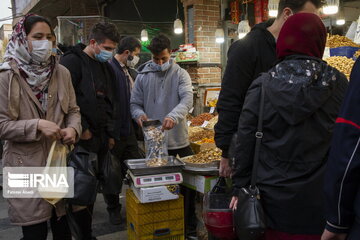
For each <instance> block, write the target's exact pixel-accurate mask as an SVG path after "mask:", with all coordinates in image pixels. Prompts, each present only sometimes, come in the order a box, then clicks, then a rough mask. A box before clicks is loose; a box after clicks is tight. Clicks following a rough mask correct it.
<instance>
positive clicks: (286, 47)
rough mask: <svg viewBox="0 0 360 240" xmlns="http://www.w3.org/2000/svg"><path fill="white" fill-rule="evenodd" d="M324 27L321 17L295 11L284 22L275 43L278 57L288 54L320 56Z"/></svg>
mask: <svg viewBox="0 0 360 240" xmlns="http://www.w3.org/2000/svg"><path fill="white" fill-rule="evenodd" d="M325 43H326V29H325V26H324V24H323V22H322V21H321V19H320V18H319V17H318V16H317V15H315V14H312V13H297V14H295V15H293V16H291V17H289V19H288V20H287V21H286V22H285V23H284V26H283V27H282V28H281V31H280V34H279V38H278V40H277V43H276V54H277V56H278V58H279V59H282V58H284V57H286V56H290V55H307V56H312V57H317V58H322V56H323V54H324V49H325Z"/></svg>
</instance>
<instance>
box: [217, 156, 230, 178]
mask: <svg viewBox="0 0 360 240" xmlns="http://www.w3.org/2000/svg"><path fill="white" fill-rule="evenodd" d="M229 162H230V159H228V158H223V157H222V158H221V161H220V168H219V175H220V177H231V172H232V170H231V167H230V163H229Z"/></svg>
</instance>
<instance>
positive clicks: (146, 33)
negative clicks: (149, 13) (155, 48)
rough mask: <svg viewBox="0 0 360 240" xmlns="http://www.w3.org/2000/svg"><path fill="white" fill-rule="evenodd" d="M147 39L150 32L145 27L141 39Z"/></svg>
mask: <svg viewBox="0 0 360 240" xmlns="http://www.w3.org/2000/svg"><path fill="white" fill-rule="evenodd" d="M147 40H149V35H148V32H147V31H146V29H143V30H142V31H141V41H143V42H146V41H147Z"/></svg>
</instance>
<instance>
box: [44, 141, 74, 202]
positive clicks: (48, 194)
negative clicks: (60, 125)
mask: <svg viewBox="0 0 360 240" xmlns="http://www.w3.org/2000/svg"><path fill="white" fill-rule="evenodd" d="M68 153H69V149H68V147H66V146H65V145H64V144H61V143H58V142H56V141H54V142H53V144H52V145H51V148H50V152H49V155H48V158H47V161H46V166H45V169H44V171H43V174H47V175H49V176H50V177H52V176H54V174H55V176H56V177H57V178H58V177H59V176H61V175H63V176H64V177H65V178H66V179H67V170H66V165H67V164H66V160H67V155H68ZM68 190H69V189H68V188H67V187H57V188H54V187H52V186H49V185H45V186H43V185H39V186H38V192H39V194H40V195H41V196H42V197H43V198H44V199H45V200H46V201H47V202H49V203H50V204H53V205H55V204H56V203H57V202H59V201H60V200H61V199H62V198H64V197H65V196H66V195H67V193H68Z"/></svg>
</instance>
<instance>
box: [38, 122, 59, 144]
mask: <svg viewBox="0 0 360 240" xmlns="http://www.w3.org/2000/svg"><path fill="white" fill-rule="evenodd" d="M37 129H38V130H39V131H40V132H41V133H42V134H44V135H45V137H47V138H51V139H53V140H60V139H61V138H62V137H61V134H60V127H59V126H58V125H57V124H56V123H53V122H50V121H47V120H44V119H40V120H39V123H38V127H37Z"/></svg>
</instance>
